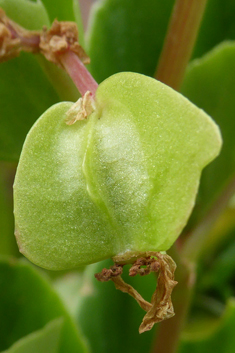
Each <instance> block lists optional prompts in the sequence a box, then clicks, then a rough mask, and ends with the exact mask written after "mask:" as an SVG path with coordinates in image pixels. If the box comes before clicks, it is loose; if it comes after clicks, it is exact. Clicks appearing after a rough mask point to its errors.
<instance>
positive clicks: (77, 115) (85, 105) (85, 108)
mask: <svg viewBox="0 0 235 353" xmlns="http://www.w3.org/2000/svg"><path fill="white" fill-rule="evenodd" d="M94 110H95V102H94V99H93V97H92V93H91V92H90V91H87V92H86V93H85V94H84V96H83V97H82V98H79V99H78V100H77V102H75V103H74V104H73V105H72V107H71V108H70V109H69V110H68V111H67V113H66V115H67V119H66V124H67V125H73V124H75V123H76V121H79V120H84V119H87V118H88V117H89V115H90V114H91V113H93V112H94Z"/></svg>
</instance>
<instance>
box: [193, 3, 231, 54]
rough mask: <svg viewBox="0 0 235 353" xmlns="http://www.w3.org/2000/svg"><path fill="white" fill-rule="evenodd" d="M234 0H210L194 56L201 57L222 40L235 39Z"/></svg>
mask: <svg viewBox="0 0 235 353" xmlns="http://www.w3.org/2000/svg"><path fill="white" fill-rule="evenodd" d="M234 17H235V2H234V0H226V1H224V0H208V2H207V7H206V10H205V14H204V17H203V20H202V24H201V27H200V31H199V35H198V39H197V42H196V46H195V49H194V53H193V57H194V58H195V57H201V56H202V55H204V54H205V53H206V52H208V51H209V50H211V49H212V48H214V47H215V46H216V45H218V44H219V43H220V42H222V41H224V40H228V39H235V21H234Z"/></svg>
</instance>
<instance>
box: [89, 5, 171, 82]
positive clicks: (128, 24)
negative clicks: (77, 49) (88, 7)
mask: <svg viewBox="0 0 235 353" xmlns="http://www.w3.org/2000/svg"><path fill="white" fill-rule="evenodd" d="M173 3H174V0H165V1H162V0H146V1H142V0H128V1H127V0H103V1H99V2H98V4H96V5H95V8H94V10H93V13H92V16H91V21H90V28H89V37H88V44H87V51H88V54H89V56H90V58H91V65H90V70H91V73H92V75H93V76H94V77H95V79H96V80H97V81H98V82H101V81H103V80H104V79H105V78H107V77H109V76H110V75H112V74H114V73H117V72H120V71H135V72H139V73H142V74H145V75H149V76H153V74H154V71H155V69H156V65H157V62H158V58H159V55H160V53H161V49H162V45H163V41H164V37H165V33H166V29H167V24H168V21H169V17H170V13H171V9H172V6H173Z"/></svg>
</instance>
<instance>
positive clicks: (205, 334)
mask: <svg viewBox="0 0 235 353" xmlns="http://www.w3.org/2000/svg"><path fill="white" fill-rule="evenodd" d="M234 326H235V299H233V298H232V299H230V300H229V301H228V303H227V307H226V310H225V313H224V314H223V316H222V318H221V319H219V320H213V321H205V322H203V321H199V322H197V324H194V325H192V327H191V330H190V329H189V327H188V329H187V331H185V332H184V333H183V336H182V339H181V344H180V347H179V349H178V351H177V353H189V352H190V353H225V352H226V353H234V347H235V336H234Z"/></svg>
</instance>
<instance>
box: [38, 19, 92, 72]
mask: <svg viewBox="0 0 235 353" xmlns="http://www.w3.org/2000/svg"><path fill="white" fill-rule="evenodd" d="M40 50H41V52H42V53H43V55H44V56H45V57H46V58H47V60H49V61H52V62H54V63H55V64H57V65H59V66H62V65H61V63H60V61H59V60H58V54H61V53H63V52H65V51H68V50H70V51H72V52H74V53H75V54H76V55H77V56H78V57H79V58H80V60H81V61H82V62H83V63H84V64H89V62H90V59H89V57H88V56H87V55H86V53H85V51H84V49H83V48H82V47H81V45H79V43H78V29H77V25H76V23H74V22H59V21H57V20H55V21H54V22H53V24H52V26H51V28H50V29H49V30H47V28H46V27H45V28H44V29H43V32H42V35H41V39H40Z"/></svg>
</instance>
